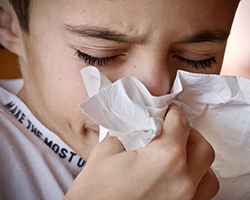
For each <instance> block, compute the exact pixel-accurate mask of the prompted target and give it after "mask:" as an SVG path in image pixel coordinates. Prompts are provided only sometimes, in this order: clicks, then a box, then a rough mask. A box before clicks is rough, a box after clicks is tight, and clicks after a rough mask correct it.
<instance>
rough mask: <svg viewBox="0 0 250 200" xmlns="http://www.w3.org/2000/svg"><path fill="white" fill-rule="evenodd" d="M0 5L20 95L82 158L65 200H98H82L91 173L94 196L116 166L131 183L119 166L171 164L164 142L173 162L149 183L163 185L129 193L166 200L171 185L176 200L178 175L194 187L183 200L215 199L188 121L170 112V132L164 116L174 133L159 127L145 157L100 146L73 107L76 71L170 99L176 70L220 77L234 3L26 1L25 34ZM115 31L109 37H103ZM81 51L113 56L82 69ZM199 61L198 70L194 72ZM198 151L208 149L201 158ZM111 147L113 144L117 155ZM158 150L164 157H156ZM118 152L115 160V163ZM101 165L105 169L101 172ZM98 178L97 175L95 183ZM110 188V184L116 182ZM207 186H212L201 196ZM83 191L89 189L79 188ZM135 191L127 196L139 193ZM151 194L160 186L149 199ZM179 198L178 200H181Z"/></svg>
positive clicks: (2, 1)
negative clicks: (131, 81)
mask: <svg viewBox="0 0 250 200" xmlns="http://www.w3.org/2000/svg"><path fill="white" fill-rule="evenodd" d="M0 5H2V7H3V8H2V9H1V12H0V19H1V20H0V23H1V28H0V43H1V44H3V46H5V47H6V48H8V49H9V50H11V51H12V52H14V53H15V54H17V55H18V56H19V60H20V68H21V72H22V75H23V78H24V82H25V83H24V87H23V88H22V90H21V91H20V93H19V94H18V96H19V97H20V98H21V99H22V100H23V101H24V102H25V103H26V104H27V105H28V107H29V108H30V109H31V111H32V112H33V114H34V115H35V116H36V117H37V118H38V119H39V120H40V121H41V122H42V123H43V124H44V125H45V126H46V127H48V128H49V129H50V130H52V131H53V132H54V133H56V134H57V135H58V136H59V137H60V138H61V139H62V140H64V141H65V143H67V144H68V145H69V146H70V147H71V148H72V149H74V150H75V151H76V152H77V153H78V154H79V155H80V156H81V157H82V158H84V159H85V160H88V164H87V166H86V169H84V170H83V172H82V173H81V174H80V175H79V178H78V179H77V180H76V184H73V186H72V188H73V189H71V190H70V191H74V192H72V193H71V192H69V197H70V195H71V194H77V192H76V191H85V193H83V194H84V195H85V196H86V195H89V197H90V198H91V197H92V199H95V198H94V196H93V195H98V194H96V192H92V193H91V192H88V193H87V194H86V191H92V190H89V188H88V186H87V183H85V182H84V180H86V179H87V180H89V177H88V176H91V175H92V176H91V177H93V178H91V179H92V180H93V185H92V188H95V187H96V188H99V189H100V185H98V184H97V185H95V184H94V183H98V182H99V183H100V184H101V183H102V181H101V180H103V181H104V180H106V179H105V177H114V175H113V176H111V175H112V170H111V171H110V169H111V168H112V167H115V166H116V167H115V168H117V169H120V171H119V170H118V171H119V172H120V173H117V174H123V172H128V174H131V176H132V175H136V174H137V172H138V171H136V170H133V169H131V168H129V167H128V166H127V167H128V168H125V167H122V166H124V165H122V164H124V163H123V162H124V160H125V161H126V160H127V161H128V160H129V163H133V162H134V167H135V169H141V167H142V166H145V165H143V164H145V162H146V160H147V159H148V157H150V156H148V155H151V157H157V158H158V159H159V160H157V159H155V160H154V159H153V160H152V163H159V162H162V160H164V159H165V157H168V156H170V157H171V154H173V152H172V151H171V149H169V148H163V147H164V144H165V142H166V143H167V144H170V146H171V147H175V146H177V147H181V148H177V149H178V151H177V152H178V153H177V155H175V154H174V155H175V156H174V158H175V159H170V160H168V162H167V163H165V162H164V164H163V166H162V167H160V168H161V169H162V170H160V172H161V173H159V174H158V176H156V177H150V178H149V181H147V182H148V183H155V184H156V183H157V180H158V181H159V178H160V177H165V178H163V180H164V181H163V180H162V181H159V182H160V183H159V184H156V185H157V186H156V185H155V184H147V185H144V186H142V189H141V190H138V191H140V194H141V195H139V194H138V195H135V198H134V199H146V198H145V196H144V195H146V196H147V197H148V199H162V198H164V199H165V198H166V197H165V196H164V194H166V192H163V191H165V190H164V189H166V187H167V186H170V185H171V184H172V185H173V187H172V185H171V187H168V188H170V189H169V191H168V194H169V199H178V198H172V197H174V195H176V187H177V188H179V186H177V185H178V184H179V182H178V181H177V182H178V184H177V182H173V180H182V178H183V176H184V177H185V178H184V179H183V180H188V181H187V182H186V183H191V184H184V185H191V186H192V188H190V187H184V186H183V188H188V190H187V191H189V193H188V192H186V190H185V189H184V192H183V193H181V194H182V195H183V196H185V195H186V197H190V198H187V199H191V198H192V197H193V196H194V195H195V194H196V196H198V197H199V195H201V194H203V196H205V197H204V199H209V198H210V197H211V196H213V195H215V193H216V192H217V191H218V182H217V180H216V178H215V176H214V174H213V173H212V171H211V170H210V168H209V166H210V165H211V163H212V161H213V158H214V154H213V150H212V148H211V146H210V145H209V144H208V143H207V142H206V141H205V139H204V138H203V137H202V136H201V135H200V134H199V133H198V132H197V131H196V130H194V129H192V128H190V127H189V125H188V123H186V122H185V123H184V125H183V123H182V122H183V120H184V121H186V119H185V117H184V116H183V114H182V112H181V111H180V110H179V108H176V106H172V107H171V108H170V110H169V112H170V111H171V110H173V111H172V114H171V116H175V117H172V118H174V119H176V126H175V125H174V122H171V123H169V122H168V120H167V117H166V119H165V122H164V124H169V126H170V127H171V126H172V127H173V128H170V130H171V131H170V132H171V133H169V132H168V131H167V129H163V131H162V134H161V135H163V136H162V137H160V138H157V139H156V140H154V141H153V142H152V143H151V146H150V145H149V147H146V148H145V149H142V150H141V151H140V152H142V153H140V156H139V157H140V158H138V157H136V156H135V155H134V154H133V153H135V152H133V153H131V152H124V149H123V147H121V146H119V145H121V144H120V143H119V141H118V140H117V139H114V138H112V137H108V138H106V139H105V140H104V142H103V143H101V144H98V145H97V143H98V125H96V124H95V123H94V122H93V121H92V120H90V119H89V118H88V117H87V116H85V115H84V114H83V112H82V111H81V110H80V108H79V106H78V104H79V103H81V102H83V101H84V100H86V99H87V98H88V95H87V93H86V90H85V87H84V84H83V81H82V78H81V74H80V70H81V69H82V68H83V67H86V66H88V65H90V64H93V65H95V66H96V67H98V68H99V70H100V71H102V72H103V73H104V74H105V75H106V76H107V77H108V78H109V79H110V80H112V81H115V80H117V79H119V78H122V77H124V76H127V75H130V76H134V77H136V78H137V79H139V80H140V81H141V82H142V83H143V84H144V85H145V86H146V87H147V88H148V90H149V91H150V92H151V93H152V94H153V95H155V96H160V95H164V94H167V93H169V91H170V89H171V86H172V84H173V81H174V78H175V75H176V72H177V70H178V69H183V70H186V71H190V72H197V73H207V74H218V73H219V72H220V68H221V65H222V60H223V56H224V51H225V46H226V41H227V37H228V35H229V33H230V29H231V25H232V21H233V18H234V14H235V11H236V8H237V5H238V0H231V1H228V0H220V1H218V0H210V1H206V0H204V1H203V0H202V1H201V0H185V1H183V0H176V1H172V0H160V1H157V3H156V2H155V1H150V0H136V1H135V0H126V1H122V0H113V1H112V0H109V1H108V0H105V1H98V0H71V1H68V0H60V3H59V1H58V0H45V1H39V0H32V2H31V10H30V23H29V33H28V34H27V33H24V32H23V31H22V30H21V28H20V26H19V24H18V19H17V17H16V15H15V13H14V11H13V9H12V7H11V6H10V5H9V4H8V3H7V1H6V0H0ZM177 16H178V17H177ZM111 32H112V33H113V34H112V35H110V34H107V33H111ZM104 33H105V34H104ZM104 37H105V39H104ZM78 51H81V52H82V53H85V54H88V55H90V56H92V57H98V58H107V57H114V56H115V57H114V59H112V60H109V61H107V62H105V63H104V64H103V65H99V64H98V63H97V62H96V63H93V62H90V63H88V62H85V61H86V60H85V61H84V60H81V59H80V58H79V57H77V56H76V52H78ZM80 57H83V56H80ZM183 59H184V60H183ZM187 60H188V61H187ZM195 61H197V62H196V63H198V65H197V66H196V67H195ZM200 63H203V66H206V68H203V67H202V64H200ZM176 116H177V117H176ZM169 118H170V117H169ZM173 133H174V134H176V135H177V138H175V137H173V138H172V139H169V140H168V139H167V138H168V137H166V135H173ZM183 134H184V135H186V136H185V137H184V138H183V137H182V136H181V135H183ZM163 138H164V139H163ZM163 140H166V141H165V142H164V141H163ZM157 141H158V142H157ZM159 141H161V142H162V143H161V142H159ZM107 144H109V145H107ZM190 144H192V145H190ZM201 144H202V146H204V147H203V148H205V149H206V150H204V149H203V151H200V148H201ZM95 146H96V148H95V149H94V150H93V148H94V147H95ZM108 146H112V147H113V151H114V152H113V151H112V150H111V149H110V148H109V147H108ZM160 147H161V148H160ZM161 149H163V150H161ZM174 149H175V148H174ZM92 150H93V152H92ZM159 151H160V152H164V153H165V154H164V153H162V155H161V156H159V157H158V156H155V154H156V155H158V154H157V152H159ZM91 152H92V153H91ZM100 152H104V154H105V156H103V157H104V158H107V159H102V158H100V157H99V156H98V154H99V153H100ZM121 152H122V153H123V154H122V155H121V154H120V153H121ZM180 152H182V153H181V154H180ZM197 152H198V153H197ZM114 154H118V155H119V156H115V157H114V156H113V155H114ZM191 154H193V155H194V156H191ZM124 155H125V156H124ZM180 155H182V156H183V158H182V159H180V160H182V161H183V163H185V164H183V163H182V164H181V165H180V168H179V170H177V171H175V172H173V174H172V176H167V175H169V174H170V171H171V169H172V168H173V166H175V165H174V164H176V160H178V159H179V157H180ZM190 156H191V157H190ZM193 157H194V158H195V159H194V158H193ZM204 157H205V158H209V159H207V160H208V161H205V160H204V159H202V158H204ZM108 158H110V159H108ZM111 158H112V159H111ZM122 158H123V159H122ZM163 158H164V159H163ZM171 158H172V157H171ZM187 158H188V159H187ZM189 158H190V159H191V160H190V159H189ZM200 159H202V160H203V161H202V162H200V163H201V164H199V163H197V162H195V160H200ZM136 160H139V161H140V162H139V161H138V162H137V161H136ZM187 160H189V162H190V163H189V162H187ZM108 161H109V162H108ZM184 161H185V162H184ZM147 162H148V161H147ZM152 163H151V164H152ZM194 163H195V164H196V165H194ZM100 165H104V166H107V167H106V168H105V169H102V170H103V171H100V169H98V166H100ZM197 165H198V166H199V167H198V168H200V169H202V170H201V171H199V170H197V168H194V169H196V170H193V169H192V170H191V169H190V168H192V167H194V166H197ZM132 166H133V165H132ZM151 166H154V165H153V164H152V165H151ZM190 166H192V167H190ZM149 168H150V166H146V167H145V171H143V172H144V175H145V173H147V170H148V169H149ZM163 169H164V170H163ZM105 170H106V171H105ZM155 170H156V171H157V170H158V169H155ZM104 171H105V173H104ZM87 172H88V173H87ZM97 172H100V173H99V174H101V175H100V176H98V175H97V174H98V173H97ZM101 172H103V173H101ZM103 174H104V175H106V176H104V175H103ZM163 174H164V176H162V175H163ZM140 175H141V176H140ZM190 175H192V176H190ZM94 177H96V179H95V178H94ZM136 177H138V178H137V179H136V180H138V182H137V183H141V181H143V180H142V179H140V178H142V177H144V178H145V176H143V173H142V174H141V173H139V175H138V176H136ZM174 177H178V178H177V179H175V178H174ZM114 178H115V177H114ZM120 178H121V181H120V185H119V184H118V183H117V184H116V185H117V190H118V189H120V188H119V186H122V185H123V183H124V181H125V180H123V179H126V177H124V176H123V177H120ZM122 178H123V179H122ZM153 179H154V180H153ZM122 180H123V181H122ZM150 180H152V181H150ZM204 180H206V182H207V184H205V183H204ZM184 182H185V181H184ZM110 183H113V179H111V181H110ZM174 183H175V184H174ZM212 183H213V184H214V185H215V187H211V188H210V189H206V188H209V187H210V186H211V184H212ZM88 184H89V182H88ZM79 185H80V186H81V187H84V186H85V187H84V188H88V189H86V190H79V188H78V187H79ZM89 185H91V184H89ZM116 185H113V186H116ZM132 185H133V184H132ZM132 185H130V187H129V186H128V188H130V189H131V190H135V189H134V188H135V187H132ZM209 185H210V186H209ZM163 186H164V187H163ZM174 187H175V188H174ZM74 188H75V189H74ZM152 188H157V189H155V190H154V192H153V194H151V192H152ZM171 188H174V189H171ZM200 188H201V189H200ZM204 188H205V189H204ZM108 191H110V190H109V188H105V187H104V188H103V193H102V198H103V199H105V197H107V199H110V196H109V194H110V193H109V192H108ZM205 191H208V192H205ZM210 191H211V192H210ZM154 193H155V194H154ZM187 193H188V194H187ZM206 193H208V194H207V195H206ZM83 194H82V195H83ZM112 194H113V193H112ZM126 194H127V193H126V192H124V193H123V194H120V193H119V195H118V196H115V195H113V196H114V199H117V198H119V197H121V196H122V195H126ZM136 194H137V193H136ZM204 194H205V195H204ZM91 195H92V196H91ZM105 195H106V196H105ZM154 195H155V196H154ZM171 195H172V196H171ZM177 196H178V195H177ZM183 196H181V197H180V199H184V198H183ZM115 197H117V198H115ZM71 198H72V197H71ZM72 199H73V198H72ZM96 199H98V197H96ZM129 199H133V198H132V197H129ZM198 199H203V198H201V197H199V198H198Z"/></svg>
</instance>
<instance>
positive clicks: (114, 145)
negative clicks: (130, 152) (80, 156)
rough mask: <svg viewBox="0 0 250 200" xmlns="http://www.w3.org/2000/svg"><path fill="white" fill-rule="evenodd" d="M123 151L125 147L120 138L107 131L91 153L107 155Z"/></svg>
mask: <svg viewBox="0 0 250 200" xmlns="http://www.w3.org/2000/svg"><path fill="white" fill-rule="evenodd" d="M124 151H125V148H124V146H123V144H122V143H121V142H120V140H119V139H118V138H117V137H113V136H111V135H110V134H109V133H108V134H107V135H106V137H105V138H104V139H103V140H102V141H101V142H100V143H99V144H98V145H96V147H95V148H94V149H93V151H92V153H93V154H98V155H99V156H98V157H108V156H111V155H115V154H118V153H121V152H124Z"/></svg>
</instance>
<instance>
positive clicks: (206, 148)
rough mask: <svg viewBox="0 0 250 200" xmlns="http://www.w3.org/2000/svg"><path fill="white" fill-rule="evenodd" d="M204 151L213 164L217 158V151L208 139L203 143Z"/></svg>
mask: <svg viewBox="0 0 250 200" xmlns="http://www.w3.org/2000/svg"><path fill="white" fill-rule="evenodd" d="M203 152H204V154H205V156H206V158H207V159H208V161H210V163H211V164H212V163H213V161H214V159H215V151H214V149H213V147H212V145H211V144H210V143H209V142H208V141H205V142H204V144H203Z"/></svg>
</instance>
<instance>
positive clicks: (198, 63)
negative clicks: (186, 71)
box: [175, 56, 217, 70]
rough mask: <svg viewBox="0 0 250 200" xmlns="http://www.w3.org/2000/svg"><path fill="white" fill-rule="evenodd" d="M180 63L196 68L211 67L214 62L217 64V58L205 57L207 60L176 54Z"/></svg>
mask: <svg viewBox="0 0 250 200" xmlns="http://www.w3.org/2000/svg"><path fill="white" fill-rule="evenodd" d="M175 57H176V58H177V59H178V60H179V62H180V63H182V64H184V65H186V66H187V67H190V66H191V67H193V68H195V69H196V70H199V69H206V68H211V67H212V65H213V64H216V63H217V62H216V58H215V57H212V58H209V59H205V60H188V59H186V58H182V57H179V56H175Z"/></svg>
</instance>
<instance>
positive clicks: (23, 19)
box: [9, 0, 30, 33]
mask: <svg viewBox="0 0 250 200" xmlns="http://www.w3.org/2000/svg"><path fill="white" fill-rule="evenodd" d="M9 2H10V4H11V5H12V6H13V8H14V10H15V12H16V14H17V17H18V20H19V23H20V26H21V28H22V29H23V31H25V32H26V33H28V32H29V7H30V0H9Z"/></svg>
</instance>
